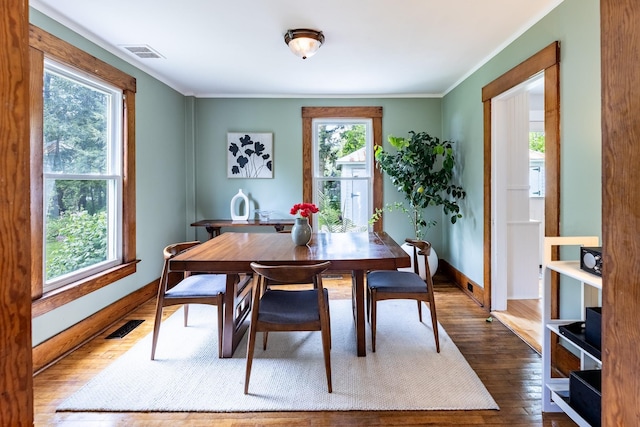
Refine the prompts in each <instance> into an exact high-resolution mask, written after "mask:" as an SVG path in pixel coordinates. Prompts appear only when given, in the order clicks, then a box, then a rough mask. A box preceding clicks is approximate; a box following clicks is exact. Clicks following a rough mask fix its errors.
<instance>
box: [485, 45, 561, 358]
mask: <svg viewBox="0 0 640 427" xmlns="http://www.w3.org/2000/svg"><path fill="white" fill-rule="evenodd" d="M559 59H560V46H559V44H558V43H557V42H555V43H552V44H551V45H549V46H547V47H546V48H545V49H543V50H541V51H540V52H538V53H537V54H536V55H534V56H532V57H531V58H529V59H527V60H526V61H524V62H522V63H521V64H519V65H518V66H516V67H514V68H513V69H512V70H510V71H508V72H507V73H505V74H503V75H502V76H500V77H499V78H497V79H496V80H494V81H493V82H491V83H489V84H488V85H487V86H485V87H484V88H483V92H482V100H483V103H484V123H485V185H484V191H485V195H484V196H485V197H484V201H485V209H484V225H485V251H484V254H485V258H484V260H485V263H484V266H485V274H484V300H485V302H489V304H486V303H485V304H486V305H488V307H487V308H488V309H489V311H492V312H493V311H494V310H500V311H506V310H507V301H511V300H512V301H520V300H523V299H532V300H536V299H538V298H539V269H540V264H541V255H540V247H541V244H540V243H541V242H542V241H543V240H544V236H557V235H558V232H559V218H560V215H559V206H560V188H559V181H560V179H559V177H560V126H559V123H560V116H559V111H560V82H559ZM539 93H542V94H543V95H542V96H539ZM536 102H538V103H539V102H541V103H542V104H543V105H544V108H543V110H537V111H538V112H536V113H533V111H534V110H536V108H537V107H536V106H535V105H536ZM537 105H539V104H537ZM541 111H543V112H541ZM536 117H537V118H538V119H539V118H542V120H537V119H536ZM532 118H534V120H533V121H534V122H538V121H539V122H540V123H536V124H535V125H534V124H533V123H532ZM496 121H498V123H499V125H494V124H495V122H496ZM540 127H541V128H542V129H544V142H545V143H544V167H540V169H539V171H538V170H536V169H537V165H536V163H537V162H539V161H540V160H541V159H536V157H539V155H538V154H535V153H531V152H530V151H529V148H530V146H529V143H530V139H531V138H530V137H531V135H530V133H531V132H532V131H537V130H539V128H540ZM514 138H517V139H519V140H520V141H522V142H521V143H519V144H515V143H514V144H512V142H513V141H514ZM535 177H537V180H536V179H534V178H535ZM538 191H539V192H540V194H539V195H538V194H536V195H533V194H532V193H537V192H538ZM541 199H542V200H541ZM540 202H542V206H543V208H542V212H540V211H539V209H540V208H541V203H540ZM525 275H526V276H527V281H528V284H523V283H522V282H523V280H521V279H524V278H523V276H525ZM514 278H515V279H514ZM509 286H511V289H510V288H509ZM523 289H524V290H526V291H528V293H526V292H519V293H518V291H523ZM516 294H517V295H516ZM510 296H511V297H512V298H510ZM528 297H530V298H528ZM552 298H553V299H554V300H555V301H557V295H552ZM551 306H552V307H553V306H554V303H553V302H551ZM526 316H528V314H527V315H526ZM529 322H530V323H529V324H528V326H525V327H522V328H521V329H522V330H521V331H518V330H515V328H513V329H514V330H515V331H516V332H517V333H518V334H519V335H520V336H521V337H522V338H523V339H525V341H527V342H529V339H528V337H526V335H527V328H529V329H531V330H535V331H538V330H539V331H540V333H542V330H541V328H542V325H541V323H542V322H541V316H540V314H537V315H533V317H531V320H530V321H529ZM532 341H533V342H532V343H530V344H534V345H532V346H533V347H534V348H535V347H539V344H538V345H535V341H536V340H535V339H533V340H532Z"/></svg>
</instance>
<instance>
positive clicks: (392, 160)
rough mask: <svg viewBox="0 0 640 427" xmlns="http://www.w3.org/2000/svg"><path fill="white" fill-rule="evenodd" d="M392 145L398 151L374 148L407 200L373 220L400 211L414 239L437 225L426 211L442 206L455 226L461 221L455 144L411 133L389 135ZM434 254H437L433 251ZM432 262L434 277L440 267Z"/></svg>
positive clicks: (461, 194)
mask: <svg viewBox="0 0 640 427" xmlns="http://www.w3.org/2000/svg"><path fill="white" fill-rule="evenodd" d="M388 140H389V143H390V144H391V146H392V147H394V148H395V151H385V150H384V149H383V148H382V147H381V146H376V147H375V159H376V164H377V167H378V168H380V170H382V171H383V172H384V173H385V174H386V175H387V176H388V177H389V178H390V179H391V182H392V183H393V185H394V186H395V187H396V188H397V189H398V191H399V192H400V193H402V194H403V195H404V197H405V202H404V203H400V202H398V203H394V204H387V205H386V206H385V207H384V209H376V212H375V213H374V215H373V217H372V221H373V222H375V221H377V220H379V219H380V218H381V216H382V213H383V212H384V211H392V210H400V211H402V212H404V213H406V214H407V216H408V218H409V220H410V221H411V225H412V227H413V231H414V236H413V237H414V238H416V239H424V237H425V234H426V232H427V230H428V229H429V228H430V227H432V226H433V225H435V224H436V221H435V220H427V219H425V217H424V209H425V208H427V207H429V206H442V209H443V211H444V213H445V214H446V215H449V219H450V221H451V223H452V224H455V223H456V221H457V220H458V219H459V218H462V214H461V213H460V206H459V205H458V201H459V200H462V199H464V197H465V196H466V193H465V191H464V190H463V189H462V187H461V186H459V185H456V184H455V183H453V172H454V168H455V157H454V152H453V142H452V141H440V139H438V138H436V137H434V136H431V135H429V134H428V133H426V132H417V133H416V132H414V131H410V132H409V137H408V138H404V137H396V136H389V139H388ZM432 253H433V254H434V255H435V252H434V251H432ZM434 258H435V267H432V263H433V261H432V260H431V258H430V260H429V267H430V269H431V274H435V270H436V268H437V259H438V258H437V255H435V257H434Z"/></svg>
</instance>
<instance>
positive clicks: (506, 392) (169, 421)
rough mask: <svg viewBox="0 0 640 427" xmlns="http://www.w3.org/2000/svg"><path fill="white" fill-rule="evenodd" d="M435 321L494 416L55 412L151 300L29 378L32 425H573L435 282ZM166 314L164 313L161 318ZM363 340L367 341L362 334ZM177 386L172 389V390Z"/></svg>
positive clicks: (488, 326) (470, 310) (514, 344)
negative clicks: (546, 404)
mask: <svg viewBox="0 0 640 427" xmlns="http://www.w3.org/2000/svg"><path fill="white" fill-rule="evenodd" d="M325 284H326V285H327V287H328V288H329V289H330V293H331V297H332V298H344V297H349V296H350V290H349V286H348V285H347V284H345V282H344V281H340V280H327V281H326V283H325ZM436 306H437V309H438V320H439V322H440V323H441V324H442V326H443V327H444V328H445V330H446V331H447V333H448V334H449V336H450V337H451V338H452V339H453V341H454V342H455V343H456V345H457V346H458V348H459V349H460V351H461V352H462V354H463V355H464V356H465V357H466V359H467V361H468V362H469V364H470V365H471V366H472V367H473V369H474V370H475V371H476V372H477V374H478V376H479V377H480V379H481V380H482V381H483V383H484V384H485V386H486V387H487V389H488V390H489V392H490V393H491V395H492V396H493V398H494V399H495V400H496V402H497V403H498V405H499V406H500V410H499V411H493V410H492V411H489V410H484V411H409V412H403V411H385V412H378V411H366V412H365V411H344V412H278V413H135V412H132V413H100V412H94V413H86V412H85V413H69V412H61V413H56V412H55V409H56V406H57V405H58V404H59V403H60V402H61V401H62V400H63V399H64V398H66V397H67V396H69V395H70V394H72V393H73V392H74V391H75V390H77V389H78V388H80V387H81V386H82V385H83V384H84V383H86V382H87V381H88V380H89V379H90V378H91V377H92V376H94V375H96V374H97V373H98V372H100V371H101V370H102V369H103V368H104V367H106V366H107V365H109V364H110V363H111V362H112V361H114V360H115V359H116V358H117V357H118V356H120V355H121V354H122V353H124V352H125V351H126V350H127V349H129V348H130V347H131V346H132V345H133V344H135V343H136V342H137V341H138V340H139V339H141V338H142V337H144V336H145V335H147V334H148V333H149V332H150V331H151V329H152V327H153V320H152V319H153V311H154V306H153V301H150V302H148V303H146V304H144V305H143V306H142V307H140V308H139V309H138V310H136V311H135V312H133V313H131V314H130V315H129V316H127V318H125V319H123V320H122V321H119V322H117V323H116V324H114V325H113V327H112V328H109V329H108V330H107V331H105V332H104V333H103V334H101V335H100V336H99V337H97V338H95V339H94V340H92V341H91V342H89V343H87V344H86V345H84V346H83V347H81V348H79V349H78V350H76V351H75V352H73V353H72V354H71V355H69V356H67V357H65V358H64V359H62V360H60V361H59V362H57V363H56V364H54V365H52V366H51V367H49V368H47V369H45V370H43V371H42V372H41V373H39V374H38V375H36V376H35V378H34V401H35V425H36V426H74V427H76V426H78V427H79V426H83V427H85V426H176V425H180V426H182V425H188V426H211V425H215V426H229V427H231V426H233V427H245V426H285V425H286V426H385V425H397V426H457V427H463V426H510V427H521V426H522V427H524V426H549V427H551V426H553V427H568V426H575V424H574V423H573V422H572V421H571V420H570V419H569V418H568V417H567V416H566V415H564V414H544V415H543V414H542V413H541V410H540V408H541V404H540V393H541V375H542V374H541V359H540V356H539V355H538V354H537V353H536V352H535V351H533V350H532V349H531V348H530V347H529V346H528V345H527V344H526V343H524V342H523V341H522V340H521V339H520V338H518V337H517V336H516V335H514V334H513V332H511V331H510V330H509V329H507V328H506V327H505V326H504V325H502V324H501V323H500V322H497V321H494V322H487V321H486V319H487V318H488V317H489V314H488V313H487V312H486V311H484V310H483V309H481V308H480V307H478V306H477V305H476V304H475V303H474V302H473V301H471V300H470V299H469V298H468V297H467V296H466V295H465V294H463V293H462V292H461V291H460V290H459V289H458V288H457V287H455V286H453V285H452V284H451V283H449V282H447V281H446V280H444V279H443V278H442V277H439V276H436ZM171 312H172V310H166V313H165V316H168V315H170V314H171ZM128 319H145V322H144V323H142V325H140V326H139V327H138V328H136V329H134V330H133V331H132V332H131V333H130V334H128V335H127V336H126V337H124V338H122V339H119V340H106V339H104V337H105V336H107V335H108V334H109V333H111V332H112V331H113V330H114V329H116V328H118V327H120V326H121V325H122V324H123V323H124V321H126V320H128ZM367 337H369V335H367ZM176 387H179V384H176Z"/></svg>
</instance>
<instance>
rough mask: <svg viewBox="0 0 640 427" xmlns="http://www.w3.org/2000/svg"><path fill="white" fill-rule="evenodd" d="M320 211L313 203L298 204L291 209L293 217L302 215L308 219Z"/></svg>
mask: <svg viewBox="0 0 640 427" xmlns="http://www.w3.org/2000/svg"><path fill="white" fill-rule="evenodd" d="M319 211H320V209H318V207H317V206H316V205H314V204H313V203H296V204H295V205H293V207H292V208H291V211H290V213H291V215H298V214H300V216H301V217H303V218H308V217H309V215H311V214H312V213H317V212H319Z"/></svg>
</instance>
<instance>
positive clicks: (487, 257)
mask: <svg viewBox="0 0 640 427" xmlns="http://www.w3.org/2000/svg"><path fill="white" fill-rule="evenodd" d="M482 107H483V111H484V131H483V136H484V150H483V156H484V179H483V181H484V185H483V187H484V198H483V200H484V201H483V203H484V204H483V209H482V210H483V215H484V229H483V238H484V245H483V247H484V251H483V256H484V274H483V280H484V287H483V289H484V295H483V296H484V301H483V302H484V303H485V305H486V306H487V307H489V308H490V307H491V274H492V267H491V251H492V242H491V230H492V228H491V227H490V226H487V219H489V220H491V203H492V199H491V183H492V182H491V170H492V169H491V168H492V167H493V160H492V158H491V129H492V128H491V126H492V122H491V114H492V112H491V99H488V100H485V101H483V103H482Z"/></svg>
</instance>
